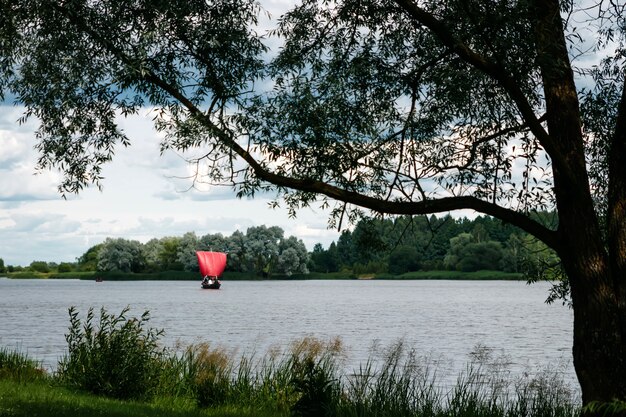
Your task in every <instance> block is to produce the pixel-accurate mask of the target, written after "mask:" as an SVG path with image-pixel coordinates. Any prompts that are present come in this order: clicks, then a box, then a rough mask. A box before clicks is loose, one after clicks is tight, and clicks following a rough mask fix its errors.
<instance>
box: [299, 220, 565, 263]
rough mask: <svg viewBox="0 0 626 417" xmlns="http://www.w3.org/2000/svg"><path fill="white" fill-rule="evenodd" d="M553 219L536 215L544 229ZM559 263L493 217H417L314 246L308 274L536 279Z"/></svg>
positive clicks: (376, 224) (361, 228)
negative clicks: (497, 274)
mask: <svg viewBox="0 0 626 417" xmlns="http://www.w3.org/2000/svg"><path fill="white" fill-rule="evenodd" d="M554 217H555V216H554V215H553V214H552V213H539V214H536V218H537V219H538V220H540V221H541V222H543V223H544V224H551V222H552V221H553V219H554ZM552 226H554V225H552ZM557 263H558V259H557V257H556V254H555V253H554V252H553V251H551V250H549V249H548V248H547V247H546V246H545V245H543V244H542V243H541V242H539V241H537V240H536V239H535V238H534V237H532V236H530V235H529V234H527V233H525V232H523V231H522V230H520V229H518V228H516V227H513V226H511V225H509V224H505V223H503V222H502V221H500V220H496V219H494V218H492V217H489V216H480V217H477V218H475V219H471V220H470V219H467V218H458V219H455V218H453V217H451V216H445V217H435V216H430V217H427V216H414V217H398V218H395V219H384V220H379V219H369V220H362V221H360V222H359V223H358V224H357V225H356V227H355V228H354V230H352V231H350V230H345V231H344V232H343V233H342V234H341V236H340V237H339V239H338V241H337V242H336V243H335V242H333V243H332V244H331V245H330V246H329V247H328V248H327V249H324V248H323V247H322V245H320V244H318V245H315V247H314V248H313V252H312V253H311V268H310V269H311V270H312V271H317V272H335V271H342V270H349V271H352V272H354V273H357V274H362V273H375V274H381V273H389V274H403V273H406V272H410V271H437V270H448V271H463V272H473V271H479V270H493V271H503V272H514V273H529V274H531V275H534V274H537V273H540V272H541V271H544V270H545V269H546V268H548V267H550V266H553V265H555V264H557Z"/></svg>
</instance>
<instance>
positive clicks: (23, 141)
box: [0, 106, 339, 266]
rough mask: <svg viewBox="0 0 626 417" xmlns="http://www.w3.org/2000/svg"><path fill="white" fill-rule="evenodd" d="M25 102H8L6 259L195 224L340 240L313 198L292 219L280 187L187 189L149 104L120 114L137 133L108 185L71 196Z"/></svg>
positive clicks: (2, 213) (2, 207)
mask: <svg viewBox="0 0 626 417" xmlns="http://www.w3.org/2000/svg"><path fill="white" fill-rule="evenodd" d="M22 110H23V109H21V108H19V107H11V106H2V107H0V149H1V152H0V258H2V259H3V260H4V263H5V265H22V266H26V265H29V264H30V263H31V262H32V261H47V262H74V261H75V260H76V258H77V257H79V256H81V255H82V254H83V253H85V252H86V251H87V249H89V248H90V247H91V246H93V245H95V244H98V243H100V242H102V241H103V240H104V239H105V238H107V237H113V238H117V237H120V238H125V239H133V240H139V241H140V242H146V241H148V240H149V239H151V238H154V237H156V238H159V237H163V236H182V235H183V234H185V233H186V232H195V233H196V234H197V235H198V236H203V235H205V234H208V233H211V234H212V233H222V234H224V235H230V234H232V233H233V232H234V231H236V230H241V231H242V232H244V233H245V231H246V230H247V228H249V227H252V226H259V225H267V226H280V227H282V228H283V229H284V231H285V236H296V237H297V238H299V239H302V240H303V241H304V243H305V244H306V246H307V248H309V250H311V249H312V248H313V245H315V243H322V245H324V247H328V245H329V244H330V243H331V242H332V241H333V240H337V238H338V236H339V232H338V231H337V230H331V229H328V227H327V225H328V213H327V212H324V211H322V210H320V209H317V208H315V207H313V208H312V209H305V210H302V211H300V212H299V213H298V217H297V218H296V219H290V218H289V217H288V215H287V213H286V210H284V209H272V208H270V207H269V206H268V203H269V202H270V201H271V200H272V197H273V196H272V195H266V196H261V197H257V198H255V199H253V200H252V199H243V200H242V199H237V198H236V197H235V195H234V192H233V191H232V190H231V189H229V188H215V187H213V188H210V189H208V190H207V191H198V190H193V189H192V190H187V189H188V188H189V182H188V180H181V179H179V178H176V177H185V176H187V175H188V173H189V172H188V166H187V164H186V162H185V161H184V160H183V159H182V158H181V157H180V156H179V155H177V154H176V153H174V152H169V153H166V154H164V155H163V156H160V154H159V152H160V150H159V142H160V137H159V135H158V134H157V132H155V131H154V129H153V126H152V122H151V120H150V114H149V111H148V110H146V111H145V112H143V113H142V114H139V115H138V116H133V117H131V118H129V119H120V124H121V127H122V128H123V129H124V131H126V132H127V134H128V135H129V137H130V138H131V143H132V144H131V146H130V147H129V148H123V147H120V148H118V150H117V152H116V155H115V157H114V159H113V162H112V163H109V164H107V165H106V166H105V168H104V170H103V175H104V177H105V179H104V180H103V189H102V190H101V191H99V190H98V189H97V188H95V187H92V188H89V189H86V190H84V191H82V192H81V193H80V194H79V195H77V196H72V195H70V196H68V198H67V199H66V200H64V199H63V198H62V196H61V195H60V194H59V192H58V191H57V186H58V184H59V182H60V175H59V174H58V173H56V172H53V171H44V172H40V173H36V171H35V164H36V161H37V156H38V155H37V152H36V151H35V150H34V149H33V147H34V145H35V143H36V140H35V135H34V131H35V130H36V123H35V122H29V123H28V124H26V125H21V126H20V125H19V124H18V123H17V119H18V118H19V117H20V115H21V113H22Z"/></svg>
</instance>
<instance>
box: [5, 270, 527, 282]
mask: <svg viewBox="0 0 626 417" xmlns="http://www.w3.org/2000/svg"><path fill="white" fill-rule="evenodd" d="M5 275H6V276H7V277H8V278H13V279H33V278H38V279H46V278H51V279H82V280H95V279H96V278H102V279H103V280H105V281H199V280H200V276H199V274H198V273H197V272H186V271H163V272H156V273H145V274H137V273H126V272H66V273H42V272H12V273H6V274H5ZM223 279H224V280H225V281H262V280H267V278H263V277H261V276H258V275H254V274H249V273H243V272H229V271H227V272H224V275H223ZM270 279H272V280H307V279H324V280H346V279H384V280H474V281H478V280H509V281H511V280H525V278H524V277H523V275H522V274H519V273H512V272H502V271H476V272H461V271H416V272H407V273H404V274H401V275H392V274H361V275H357V274H354V273H352V272H349V271H342V272H330V273H324V272H311V273H308V274H293V275H279V274H274V275H272V276H271V277H270Z"/></svg>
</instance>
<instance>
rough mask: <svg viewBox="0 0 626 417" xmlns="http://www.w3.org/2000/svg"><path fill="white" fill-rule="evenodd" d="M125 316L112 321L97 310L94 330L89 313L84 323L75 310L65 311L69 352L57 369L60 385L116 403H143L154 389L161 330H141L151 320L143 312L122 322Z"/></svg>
mask: <svg viewBox="0 0 626 417" xmlns="http://www.w3.org/2000/svg"><path fill="white" fill-rule="evenodd" d="M128 311H129V308H128V307H126V308H124V309H123V310H122V312H121V313H120V315H119V316H115V315H112V314H108V313H107V312H106V311H105V309H104V308H102V309H101V310H100V322H99V327H98V328H94V326H93V323H92V322H93V320H94V312H93V308H90V309H89V311H88V312H87V319H86V321H85V322H84V324H83V323H82V322H81V320H80V319H79V318H78V312H77V311H76V309H75V308H74V307H71V308H70V309H69V315H70V328H69V334H67V335H65V340H67V343H68V351H69V352H68V354H67V355H66V356H65V357H64V358H63V359H62V360H61V361H60V362H59V369H58V376H59V379H60V380H61V381H62V382H65V383H67V384H68V385H71V386H75V387H77V388H79V389H82V390H85V391H88V392H91V393H94V394H97V395H105V396H108V397H113V398H118V399H139V398H144V397H146V396H147V395H148V394H149V393H151V391H153V390H154V389H155V388H156V386H157V385H158V381H159V372H160V370H161V362H162V361H163V358H164V351H163V350H162V349H160V348H159V346H158V343H157V342H158V339H159V337H160V336H161V335H162V334H163V331H162V330H154V329H146V328H145V327H144V326H145V324H146V323H147V322H148V320H149V318H150V316H149V313H148V312H147V311H146V312H145V313H143V315H142V316H141V318H140V319H136V318H127V317H126V314H127V313H128Z"/></svg>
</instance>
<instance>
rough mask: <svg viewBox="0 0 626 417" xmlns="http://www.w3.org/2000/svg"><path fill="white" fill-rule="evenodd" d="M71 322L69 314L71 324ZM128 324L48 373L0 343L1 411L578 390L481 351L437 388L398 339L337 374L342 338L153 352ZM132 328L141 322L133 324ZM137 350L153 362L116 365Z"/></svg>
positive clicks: (444, 408)
mask: <svg viewBox="0 0 626 417" xmlns="http://www.w3.org/2000/svg"><path fill="white" fill-rule="evenodd" d="M110 318H111V319H113V317H110ZM79 327H80V323H77V326H76V327H75V328H76V329H77V331H78V333H79V334H80V329H79ZM130 327H131V328H130V329H129V328H128V326H113V327H107V329H108V331H107V332H105V334H104V335H101V336H99V337H98V339H106V340H108V341H109V342H112V344H109V343H106V344H99V343H97V340H95V339H94V340H92V341H89V339H84V338H83V339H80V342H79V345H80V349H79V350H80V355H76V356H72V353H71V352H70V355H69V357H68V358H66V362H65V363H64V365H62V366H61V367H62V371H61V372H58V373H56V374H47V373H44V372H41V371H39V370H38V369H37V367H36V363H35V362H33V361H31V360H29V359H27V357H26V356H24V355H21V354H16V353H14V352H10V351H7V350H2V349H1V348H0V392H1V393H2V394H1V395H0V416H2V417H26V416H35V415H39V416H46V417H61V416H63V417H66V416H72V417H83V416H84V417H93V416H116V417H127V416H128V417H131V416H132V417H136V416H140V417H160V416H176V417H200V416H206V417H234V416H242V417H247V416H258V417H288V416H290V417H326V416H328V417H330V416H333V417H344V416H345V417H348V416H350V417H352V416H355V415H358V416H360V417H374V416H376V417H392V416H410V417H413V416H414V417H421V416H437V417H453V416H454V417H457V416H466V417H479V416H481V417H484V416H490V417H505V416H506V417H527V416H552V417H578V416H579V415H580V408H579V407H580V406H579V405H578V399H577V398H575V397H573V396H572V393H571V391H570V390H569V388H568V387H567V386H566V385H564V384H563V381H562V380H561V379H560V378H559V375H558V374H550V373H546V374H544V375H542V376H540V377H538V378H532V379H526V380H520V381H510V380H508V378H506V374H505V373H502V372H501V370H499V368H493V367H491V365H490V363H489V362H488V361H486V360H485V358H479V357H477V358H476V359H477V362H474V363H472V364H470V365H469V366H468V368H467V369H468V371H467V372H466V373H465V374H464V375H460V376H459V378H458V382H457V384H456V385H455V386H454V387H452V388H451V389H449V390H445V391H444V390H441V389H438V388H436V384H435V381H436V375H435V373H434V372H432V371H431V370H429V369H428V368H423V367H422V366H421V363H420V362H419V361H418V360H417V361H416V359H417V358H416V357H415V356H414V353H412V352H411V351H407V350H406V349H405V348H404V347H403V345H401V344H399V345H396V346H395V347H394V348H392V349H391V350H390V351H389V352H388V353H387V354H386V355H385V357H384V358H383V362H382V364H381V365H380V366H379V367H374V366H373V365H372V362H368V363H366V364H364V365H363V366H362V367H361V368H360V371H359V372H358V373H355V374H350V375H346V374H341V373H338V367H337V360H338V355H339V356H340V353H341V351H340V348H341V346H340V345H337V344H335V343H330V344H323V343H320V342H319V341H317V340H315V339H304V340H302V341H300V342H298V343H296V344H294V345H293V346H292V349H291V350H290V351H288V352H284V353H283V354H277V353H272V354H269V355H266V356H265V357H263V358H260V359H258V360H256V359H254V358H251V357H248V358H234V357H231V356H226V355H225V352H224V351H221V350H219V349H217V350H216V349H212V348H211V347H210V346H208V345H205V344H201V345H196V346H195V347H191V348H190V349H188V350H186V351H185V353H184V354H182V355H178V356H172V355H171V354H167V353H165V354H164V353H161V352H159V351H158V348H156V346H155V345H150V344H148V345H146V344H143V341H145V339H144V338H143V337H137V336H138V335H139V334H142V333H143V335H144V336H146V333H145V329H144V328H142V327H137V326H134V327H133V325H132V323H131V325H130ZM136 329H141V330H139V331H138V332H137V333H135V332H134V330H136ZM131 333H132V334H131ZM129 335H130V336H131V337H130V338H129V337H126V338H125V339H124V340H127V341H131V342H132V341H133V340H135V342H137V343H139V344H137V345H135V344H134V343H130V346H127V345H128V343H127V344H125V345H123V346H121V345H120V346H117V347H116V345H115V340H117V338H118V337H119V336H129ZM148 339H150V338H149V337H148ZM73 341H76V340H73ZM146 346H148V348H147V350H146ZM137 350H139V352H137ZM144 354H147V355H144ZM113 357H115V359H116V361H115V363H116V364H120V366H114V368H115V369H113V370H111V369H110V367H109V366H105V365H106V364H107V363H108V362H107V360H109V359H112V358H113ZM7 359H8V360H7ZM129 360H131V362H129ZM146 360H147V361H148V362H149V363H150V364H151V365H153V366H150V367H147V368H138V367H136V366H135V367H130V368H129V367H127V366H124V364H128V363H133V364H137V363H142V362H146ZM146 363H147V362H146ZM120 378H121V379H120ZM118 379H119V380H118ZM102 382H106V384H101V383H102ZM513 382H514V384H512V383H513ZM117 384H132V386H133V389H134V390H138V391H137V393H136V394H135V395H134V396H132V397H127V396H126V393H128V391H126V390H123V391H119V392H117V393H116V392H115V391H108V389H109V388H115V387H116V386H117ZM107 387H108V388H107Z"/></svg>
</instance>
